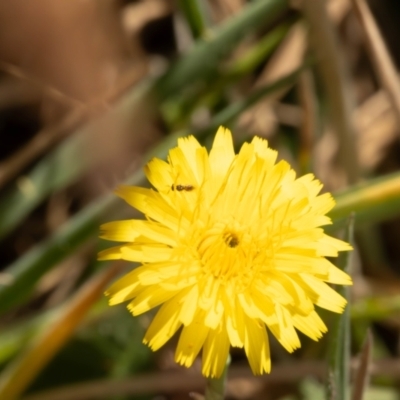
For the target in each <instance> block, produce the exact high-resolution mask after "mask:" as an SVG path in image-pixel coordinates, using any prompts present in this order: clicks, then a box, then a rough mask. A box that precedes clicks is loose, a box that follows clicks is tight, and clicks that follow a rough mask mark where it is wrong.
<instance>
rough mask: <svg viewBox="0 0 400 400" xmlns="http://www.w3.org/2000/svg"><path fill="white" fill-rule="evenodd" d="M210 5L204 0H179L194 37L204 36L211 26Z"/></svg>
mask: <svg viewBox="0 0 400 400" xmlns="http://www.w3.org/2000/svg"><path fill="white" fill-rule="evenodd" d="M208 7H209V5H208V4H207V2H206V1H204V0H179V8H180V9H181V10H182V12H183V14H184V15H185V17H186V20H187V22H188V24H189V26H190V30H191V31H192V35H193V37H194V38H196V39H197V38H200V37H203V36H204V35H205V33H206V31H207V29H209V28H210V26H211V16H210V12H209V9H208Z"/></svg>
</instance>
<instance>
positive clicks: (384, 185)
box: [329, 172, 400, 229]
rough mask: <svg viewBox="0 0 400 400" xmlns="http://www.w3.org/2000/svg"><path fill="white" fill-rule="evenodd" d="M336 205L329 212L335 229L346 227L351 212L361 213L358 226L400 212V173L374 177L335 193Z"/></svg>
mask: <svg viewBox="0 0 400 400" xmlns="http://www.w3.org/2000/svg"><path fill="white" fill-rule="evenodd" d="M335 199H336V207H335V208H334V209H333V210H332V211H331V212H330V213H329V215H330V217H331V218H332V219H333V220H334V221H335V224H336V226H335V229H337V227H338V226H341V227H343V226H345V224H346V219H347V218H348V216H349V215H350V213H352V212H355V213H356V214H357V229H358V228H359V227H360V226H361V225H362V224H365V223H368V224H373V223H376V222H379V221H383V220H385V219H388V218H392V217H394V216H397V215H399V214H400V172H395V173H393V174H388V175H385V176H384V177H380V178H375V179H371V180H370V181H367V182H363V183H361V184H358V185H355V186H352V187H351V188H349V189H347V190H345V191H343V192H340V193H337V194H336V195H335Z"/></svg>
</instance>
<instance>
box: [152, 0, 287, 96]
mask: <svg viewBox="0 0 400 400" xmlns="http://www.w3.org/2000/svg"><path fill="white" fill-rule="evenodd" d="M288 5H289V1H288V0H258V1H253V2H251V3H249V4H248V5H247V6H245V7H244V8H243V9H242V11H241V12H240V13H238V14H237V15H235V16H234V17H232V18H230V19H229V20H228V21H227V22H225V23H224V24H222V25H219V26H218V27H216V28H215V30H210V31H209V32H210V33H209V35H208V36H207V38H206V39H204V40H201V41H198V42H196V44H195V46H194V47H193V48H192V50H191V51H190V52H188V53H187V54H185V57H182V58H181V59H179V60H177V61H176V63H175V64H173V65H172V66H171V68H170V69H169V70H168V71H167V73H166V74H165V75H164V76H163V77H162V78H161V79H160V81H159V82H158V85H157V88H158V91H159V93H160V96H161V97H162V98H165V97H168V96H170V95H174V94H176V93H177V92H179V91H180V90H181V89H183V88H184V87H185V86H186V85H188V84H192V83H193V82H196V81H198V80H199V79H200V78H204V77H208V76H210V75H213V74H215V71H216V69H217V65H218V62H219V61H220V60H221V59H222V58H223V57H225V56H226V55H227V54H228V53H229V52H230V51H231V50H232V49H233V47H234V46H236V45H237V44H238V43H239V42H240V40H242V39H243V37H244V36H245V35H246V34H248V33H250V32H252V31H254V30H256V29H257V28H259V27H261V26H262V25H268V24H270V23H271V22H272V21H273V20H274V19H276V18H277V17H279V16H280V15H282V14H283V12H284V11H285V10H287V8H288Z"/></svg>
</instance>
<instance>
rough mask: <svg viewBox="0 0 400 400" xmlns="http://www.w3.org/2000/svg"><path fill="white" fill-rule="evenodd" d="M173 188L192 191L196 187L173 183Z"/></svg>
mask: <svg viewBox="0 0 400 400" xmlns="http://www.w3.org/2000/svg"><path fill="white" fill-rule="evenodd" d="M171 189H172V190H177V191H178V192H191V191H192V190H193V189H194V186H192V185H172V186H171Z"/></svg>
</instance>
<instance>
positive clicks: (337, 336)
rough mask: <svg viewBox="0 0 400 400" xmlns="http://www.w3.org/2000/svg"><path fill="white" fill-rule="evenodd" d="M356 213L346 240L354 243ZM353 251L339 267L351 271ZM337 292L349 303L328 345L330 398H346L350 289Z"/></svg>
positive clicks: (344, 255) (335, 323)
mask: <svg viewBox="0 0 400 400" xmlns="http://www.w3.org/2000/svg"><path fill="white" fill-rule="evenodd" d="M353 234H354V214H352V215H351V217H350V218H349V220H348V226H347V229H346V235H345V241H346V242H349V243H353ZM350 265H351V253H349V252H346V253H341V254H340V256H339V258H338V261H337V267H338V268H340V269H341V270H343V271H345V272H347V273H350ZM336 290H337V292H338V293H339V294H341V295H342V296H343V297H344V298H345V299H346V300H347V305H346V308H345V310H344V312H343V313H342V314H339V315H335V318H334V320H333V324H332V325H333V326H332V328H331V329H330V336H329V339H330V342H329V347H328V357H329V379H328V385H327V392H328V399H329V400H346V399H347V398H348V387H349V382H350V381H349V380H350V304H349V299H350V290H349V288H348V287H347V286H339V287H338V288H337V289H336Z"/></svg>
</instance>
